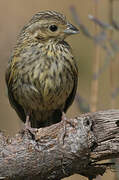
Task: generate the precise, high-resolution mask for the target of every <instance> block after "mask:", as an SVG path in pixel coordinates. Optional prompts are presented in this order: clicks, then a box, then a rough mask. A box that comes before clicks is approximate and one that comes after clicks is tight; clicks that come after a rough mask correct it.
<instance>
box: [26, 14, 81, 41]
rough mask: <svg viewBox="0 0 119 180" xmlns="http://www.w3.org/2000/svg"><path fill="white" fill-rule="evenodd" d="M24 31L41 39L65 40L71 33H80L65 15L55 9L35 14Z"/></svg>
mask: <svg viewBox="0 0 119 180" xmlns="http://www.w3.org/2000/svg"><path fill="white" fill-rule="evenodd" d="M23 31H25V32H27V34H29V35H30V36H31V37H33V38H35V39H37V40H41V41H47V40H49V39H52V40H56V41H57V40H63V39H65V38H66V37H67V36H69V35H72V34H77V33H79V30H78V29H77V28H76V27H75V26H73V25H72V24H70V23H69V22H68V21H67V20H66V17H65V16H64V15H62V14H60V13H58V12H55V11H44V12H39V13H37V14H35V15H34V16H33V17H32V19H31V20H30V21H29V23H28V24H27V25H26V26H25V27H24V29H23Z"/></svg>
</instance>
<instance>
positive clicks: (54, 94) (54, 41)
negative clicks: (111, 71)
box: [6, 11, 79, 128]
mask: <svg viewBox="0 0 119 180" xmlns="http://www.w3.org/2000/svg"><path fill="white" fill-rule="evenodd" d="M78 32H79V31H78V29H77V28H75V27H74V26H73V25H71V24H70V23H69V22H68V21H67V20H66V18H65V16H63V15H62V14H60V13H58V12H55V11H44V12H40V13H37V14H36V15H34V16H33V17H32V19H31V20H30V21H29V23H28V24H27V25H25V26H24V28H23V29H22V31H21V32H20V35H19V37H18V40H17V44H16V46H15V48H14V50H13V52H12V55H11V58H10V60H9V63H8V67H7V71H6V83H7V88H8V97H9V101H10V103H11V105H12V107H13V108H14V109H15V110H16V112H17V114H18V115H19V117H20V119H21V120H22V121H23V122H25V121H26V117H27V116H29V117H30V121H31V126H32V127H37V128H38V127H44V126H48V125H51V124H53V123H56V122H59V121H60V120H61V115H62V112H66V111H67V109H68V108H69V106H70V105H71V104H72V102H73V100H74V96H75V93H76V89H77V81H78V70H77V64H76V61H75V59H74V57H73V55H72V51H71V48H70V46H69V45H68V44H67V42H65V41H64V39H65V38H66V37H67V36H69V35H71V34H77V33H78Z"/></svg>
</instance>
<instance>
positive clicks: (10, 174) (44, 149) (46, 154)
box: [0, 110, 119, 180]
mask: <svg viewBox="0 0 119 180" xmlns="http://www.w3.org/2000/svg"><path fill="white" fill-rule="evenodd" d="M116 157H119V110H107V111H99V112H95V113H88V114H83V115H80V116H79V117H76V118H74V119H67V120H65V122H64V121H61V122H60V123H58V124H54V125H52V126H49V127H46V128H41V129H38V131H36V132H35V134H31V133H30V132H29V131H28V130H27V131H24V130H22V131H21V132H19V133H18V134H16V135H15V136H14V137H13V138H8V137H5V135H4V134H3V133H2V132H1V133H0V179H2V178H3V179H5V178H10V179H17V178H19V179H25V178H26V179H27V178H28V179H32V177H37V176H39V179H40V180H48V179H50V180H58V179H61V178H64V177H68V176H70V175H73V174H75V173H77V174H81V175H84V176H86V177H88V178H89V179H93V178H95V177H96V176H97V175H103V174H104V172H105V171H106V169H107V167H110V166H111V163H101V162H100V163H99V161H101V160H106V159H112V158H116Z"/></svg>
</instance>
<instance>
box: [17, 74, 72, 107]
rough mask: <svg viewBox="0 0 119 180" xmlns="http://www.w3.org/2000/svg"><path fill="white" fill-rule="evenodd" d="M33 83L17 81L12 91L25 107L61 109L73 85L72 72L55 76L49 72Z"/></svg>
mask: <svg viewBox="0 0 119 180" xmlns="http://www.w3.org/2000/svg"><path fill="white" fill-rule="evenodd" d="M35 84H37V85H35ZM35 84H30V83H27V84H26V83H24V84H23V83H21V85H20V83H19V86H17V87H18V88H17V89H16V90H15V92H14V95H15V96H16V98H17V100H18V101H19V103H20V104H21V105H22V106H23V107H24V108H25V109H28V108H29V109H31V110H38V111H49V110H55V109H63V108H64V105H65V101H66V99H67V98H68V96H69V94H70V93H71V91H72V89H73V86H74V82H73V77H72V74H70V73H69V72H63V73H62V74H61V73H60V74H58V73H57V75H55V76H51V75H50V74H49V75H48V76H47V78H45V77H42V78H41V76H40V77H39V78H37V79H36V83H35Z"/></svg>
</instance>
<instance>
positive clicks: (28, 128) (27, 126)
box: [24, 115, 38, 135]
mask: <svg viewBox="0 0 119 180" xmlns="http://www.w3.org/2000/svg"><path fill="white" fill-rule="evenodd" d="M24 130H28V131H30V133H31V134H33V135H35V134H36V132H37V131H38V129H37V128H32V127H31V122H30V116H29V115H27V116H26V122H25V127H24Z"/></svg>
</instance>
